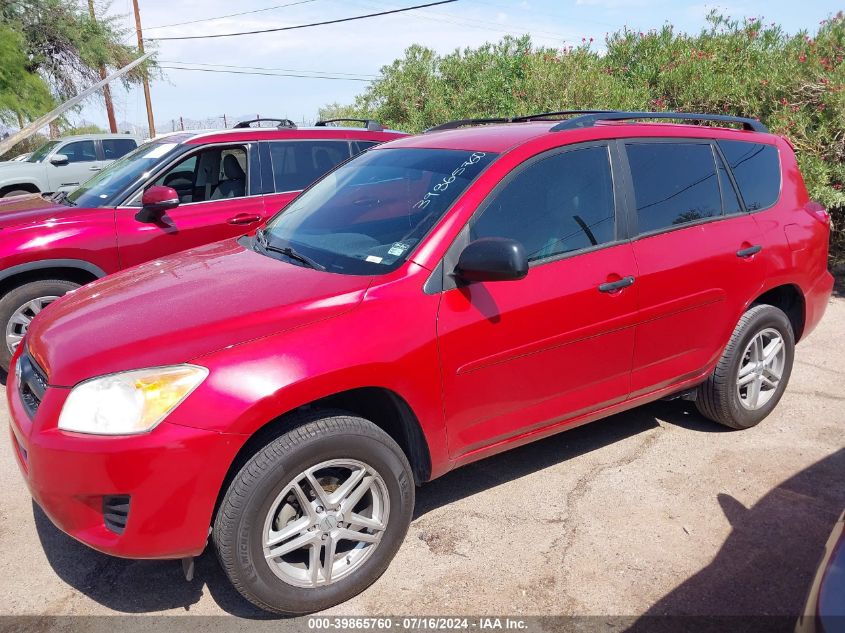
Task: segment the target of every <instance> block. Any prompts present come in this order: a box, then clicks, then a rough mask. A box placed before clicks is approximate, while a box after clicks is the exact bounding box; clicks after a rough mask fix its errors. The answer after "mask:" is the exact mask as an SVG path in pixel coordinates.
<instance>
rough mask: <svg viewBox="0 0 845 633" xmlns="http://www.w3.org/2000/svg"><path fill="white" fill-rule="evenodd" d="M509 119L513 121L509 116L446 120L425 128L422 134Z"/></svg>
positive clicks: (506, 121)
mask: <svg viewBox="0 0 845 633" xmlns="http://www.w3.org/2000/svg"><path fill="white" fill-rule="evenodd" d="M511 121H513V119H512V118H510V117H496V118H492V119H455V120H454V121H447V122H446V123H441V124H440V125H435V126H434V127H430V128H428V129H427V130H425V131H424V132H423V134H428V133H429V132H442V131H443V130H456V129H458V128H459V127H466V126H468V125H489V124H491V123H510V122H511Z"/></svg>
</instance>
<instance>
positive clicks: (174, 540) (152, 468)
mask: <svg viewBox="0 0 845 633" xmlns="http://www.w3.org/2000/svg"><path fill="white" fill-rule="evenodd" d="M15 360H17V359H15ZM69 393H70V390H69V389H64V388H59V387H50V388H48V389H47V390H46V393H45V394H44V399H43V400H42V402H41V404H40V406H39V408H38V410H37V413H36V414H35V416H34V417H33V418H32V419H31V418H30V416H29V414H28V413H27V411H26V409H25V408H24V404H23V402H22V401H21V397H20V394H19V390H18V384H17V379H16V377H15V375H14V372H10V374H9V377H8V381H7V385H6V397H7V400H8V404H9V415H10V421H11V424H10V433H11V440H12V446H13V450H14V452H15V456H16V458H17V462H18V466H19V467H20V469H21V472H22V474H23V476H24V479H25V480H26V483H27V486H28V487H29V490H30V493H31V494H32V497H33V498H34V499H35V501H36V502H37V503H38V505H40V506H41V508H42V509H43V510H44V512H45V513H46V514H47V516H49V517H50V519H51V520H52V521H53V523H54V524H55V525H56V526H57V527H58V528H59V529H61V530H62V531H63V532H66V533H67V534H69V535H70V536H72V537H74V538H75V539H77V540H79V541H81V542H82V543H85V544H86V545H89V546H90V547H92V548H94V549H96V550H99V551H101V552H105V553H107V554H112V555H115V556H121V557H125V558H183V557H186V556H195V555H197V554H199V553H200V552H202V550H203V549H204V548H205V545H206V541H207V539H208V531H209V526H210V524H211V518H212V513H213V511H214V506H215V503H216V501H217V498H218V494H219V492H220V488H221V486H222V484H223V480H224V478H225V476H226V472H227V470H228V468H229V465H230V464H231V463H232V461H233V460H234V457H235V455H236V454H237V451H238V449H239V448H240V446H241V445H242V443H243V438H242V437H241V436H237V435H227V434H222V433H216V432H213V431H206V430H201V429H196V428H191V427H186V426H180V425H176V424H168V423H167V422H163V423H162V424H160V425H159V426H158V427H156V428H155V429H154V430H153V431H151V432H150V433H147V434H144V435H135V436H124V437H100V436H93V435H84V434H80V433H68V432H65V431H61V430H59V429H58V428H57V427H56V422H57V420H58V417H59V412H60V411H61V408H62V405H63V404H64V401H65V399H66V398H67V396H68V394H69ZM125 495H128V496H129V498H130V503H129V513H128V517H127V518H126V525H125V528H124V529H123V530H122V532H121V533H118V532H116V531H115V530H114V529H113V527H112V528H110V527H108V526H107V524H106V521H105V520H104V514H103V501H104V498H109V497H112V496H120V497H122V496H125Z"/></svg>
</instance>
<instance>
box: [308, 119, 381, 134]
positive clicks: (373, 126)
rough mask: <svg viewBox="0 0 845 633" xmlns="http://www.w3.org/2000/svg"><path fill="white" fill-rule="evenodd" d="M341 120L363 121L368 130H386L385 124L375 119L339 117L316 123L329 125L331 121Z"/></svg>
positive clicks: (322, 125)
mask: <svg viewBox="0 0 845 633" xmlns="http://www.w3.org/2000/svg"><path fill="white" fill-rule="evenodd" d="M341 121H351V122H353V123H363V124H364V127H365V128H367V130H368V131H370V132H382V131H384V126H383V125H382V124H381V123H379V122H378V121H374V120H373V119H348V118H346V117H340V118H338V119H323V120H322V121H317V122H316V123H315V124H314V125H316V126H317V127H328V124H329V123H340V122H341Z"/></svg>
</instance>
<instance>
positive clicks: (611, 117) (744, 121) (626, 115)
mask: <svg viewBox="0 0 845 633" xmlns="http://www.w3.org/2000/svg"><path fill="white" fill-rule="evenodd" d="M632 119H666V120H674V121H715V122H718V123H739V124H741V125H742V129H744V130H749V131H751V132H768V131H769V128H767V127H766V126H765V125H763V124H762V123H760V121H758V120H757V119H749V118H746V117H740V116H729V115H727V114H698V113H693V112H619V111H610V112H603V113H595V114H585V115H583V116H577V117H574V118H572V119H567V120H566V121H561V122H560V123H558V124H557V125H555V126H554V127H553V128H552V129H551V130H550V131H551V132H562V131H564V130H575V129H578V128H585V127H592V126H593V125H595V124H596V123H598V122H600V121H630V120H632Z"/></svg>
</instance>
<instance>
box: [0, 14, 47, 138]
mask: <svg viewBox="0 0 845 633" xmlns="http://www.w3.org/2000/svg"><path fill="white" fill-rule="evenodd" d="M23 44H24V40H23V36H22V35H21V34H20V33H19V32H18V31H15V30H14V29H12V28H9V27H8V26H5V25H3V24H0V122H2V123H6V124H19V123H20V121H21V118H24V117H25V118H33V117H35V116H36V115H38V114H41V113H42V112H45V111H47V110H49V108H50V106H52V104H53V98H52V96H51V95H50V90H49V89H48V87H47V84H46V83H45V82H44V80H43V79H42V78H41V77H40V76H39V75H38V74H37V73H35V72H32V71H30V70H28V68H27V62H28V60H27V58H26V55H25V53H24V52H23Z"/></svg>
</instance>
